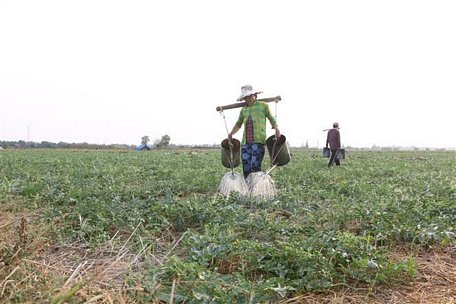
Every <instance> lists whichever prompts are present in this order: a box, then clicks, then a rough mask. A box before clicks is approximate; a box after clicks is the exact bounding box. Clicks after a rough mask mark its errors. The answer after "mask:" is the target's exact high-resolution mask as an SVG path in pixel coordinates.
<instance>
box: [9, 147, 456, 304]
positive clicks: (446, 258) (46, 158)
mask: <svg viewBox="0 0 456 304" xmlns="http://www.w3.org/2000/svg"><path fill="white" fill-rule="evenodd" d="M291 152H292V160H291V162H290V163H288V164H287V165H285V166H282V167H278V168H276V169H274V170H273V171H272V172H271V173H270V174H271V176H272V178H273V179H274V181H275V185H276V188H277V196H276V197H274V198H272V199H257V198H251V197H248V196H241V195H236V194H232V195H231V196H230V197H229V198H226V197H224V196H222V195H220V194H219V193H218V192H217V188H218V186H219V183H220V180H221V178H222V177H223V175H224V174H225V173H227V170H228V169H226V168H224V167H223V166H222V164H221V162H220V151H219V150H217V149H214V150H211V149H208V150H155V151H145V152H138V151H126V150H111V151H103V150H38V149H36V150H2V151H0V302H2V303H456V262H455V261H456V235H455V233H456V153H455V152H454V151H347V155H346V159H345V160H343V161H342V166H340V167H333V168H331V169H328V167H327V166H326V164H327V159H325V158H322V157H321V152H320V151H316V150H303V149H291ZM268 161H269V160H268V159H267V157H266V158H265V161H264V162H263V166H264V169H266V168H267V166H268ZM236 170H237V171H238V172H240V171H241V169H240V168H236Z"/></svg>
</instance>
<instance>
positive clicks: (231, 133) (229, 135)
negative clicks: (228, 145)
mask: <svg viewBox="0 0 456 304" xmlns="http://www.w3.org/2000/svg"><path fill="white" fill-rule="evenodd" d="M239 129H240V127H238V125H235V126H234V127H233V130H231V132H230V133H229V134H228V138H229V139H230V140H231V139H233V135H234V134H236V132H237V131H239Z"/></svg>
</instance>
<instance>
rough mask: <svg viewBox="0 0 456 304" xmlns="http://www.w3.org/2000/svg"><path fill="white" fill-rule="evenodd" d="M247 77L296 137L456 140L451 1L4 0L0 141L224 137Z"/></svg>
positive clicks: (455, 14) (411, 142)
mask: <svg viewBox="0 0 456 304" xmlns="http://www.w3.org/2000/svg"><path fill="white" fill-rule="evenodd" d="M246 83H249V84H252V85H253V86H254V87H255V88H258V89H259V90H262V91H263V92H264V93H263V94H261V95H259V97H260V98H262V97H272V96H276V95H281V96H282V101H281V102H279V103H278V104H277V113H276V114H277V119H278V121H279V125H280V129H281V131H282V133H283V134H284V135H285V136H286V137H287V139H288V141H289V143H290V144H291V145H293V146H301V145H304V144H305V143H306V141H308V143H309V145H310V146H317V145H318V146H319V147H321V146H323V145H324V141H325V139H326V133H325V132H323V131H322V130H323V129H326V128H330V127H331V126H332V123H333V122H334V121H337V122H339V124H340V127H341V135H342V144H343V145H344V146H355V147H371V146H372V145H377V146H419V147H447V148H455V147H456V136H455V131H454V124H455V115H456V113H455V109H456V106H455V105H456V1H454V0H448V1H439V0H434V1H430V0H429V1H420V0H407V1H401V0H383V1H368V0H359V1H341V0H337V1H299V0H296V1H291V0H290V1H289V0H281V1H267V0H258V1H256V0H255V1H251V0H243V1H240V0H231V1H214V0H194V1H188V0H167V1H115V0H114V1H113V0H109V1H108V0H90V1H88V0H78V1H66V0H55V1H49V0H41V1H36V0H33V1H31V0H30V1H27V0H24V1H19V0H0V111H1V113H0V140H20V139H23V140H31V141H38V142H40V141H52V142H58V141H65V142H89V143H100V144H103V143H106V144H109V143H125V144H139V143H140V139H141V137H142V136H143V135H149V136H150V138H151V139H152V140H154V139H158V138H160V137H161V136H162V135H164V134H168V135H170V137H171V143H175V144H214V143H215V144H218V143H220V142H221V141H222V140H223V138H225V137H226V134H227V132H226V129H225V124H224V121H223V118H222V116H221V115H220V114H219V113H218V112H216V111H215V108H216V106H220V105H226V104H231V103H235V102H236V98H237V97H238V95H239V94H240V87H241V86H242V85H244V84H246ZM270 107H271V110H272V111H273V112H275V108H276V107H275V104H270ZM238 113H239V109H233V110H227V111H225V116H226V121H227V124H228V128H229V129H231V128H232V126H233V124H234V123H235V121H236V119H237V116H238ZM272 131H273V130H269V134H273V132H272ZM240 136H241V132H239V133H238V134H237V136H236V137H237V138H240Z"/></svg>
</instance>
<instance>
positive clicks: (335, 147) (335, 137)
mask: <svg viewBox="0 0 456 304" xmlns="http://www.w3.org/2000/svg"><path fill="white" fill-rule="evenodd" d="M328 146H329V149H330V150H331V157H330V158H329V163H328V167H331V166H332V165H333V164H334V163H336V166H340V161H339V159H338V158H337V152H338V151H339V149H340V132H339V123H337V122H335V123H333V128H332V129H330V130H329V131H328V136H327V137H326V148H328Z"/></svg>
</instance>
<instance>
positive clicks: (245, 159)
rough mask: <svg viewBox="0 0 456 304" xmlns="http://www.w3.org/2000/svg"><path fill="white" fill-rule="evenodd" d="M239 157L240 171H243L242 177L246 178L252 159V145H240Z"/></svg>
mask: <svg viewBox="0 0 456 304" xmlns="http://www.w3.org/2000/svg"><path fill="white" fill-rule="evenodd" d="M241 157H242V171H243V173H244V178H247V176H248V175H249V173H250V172H251V168H252V167H251V162H252V161H251V159H252V145H251V144H250V145H249V144H245V145H242V147H241Z"/></svg>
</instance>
